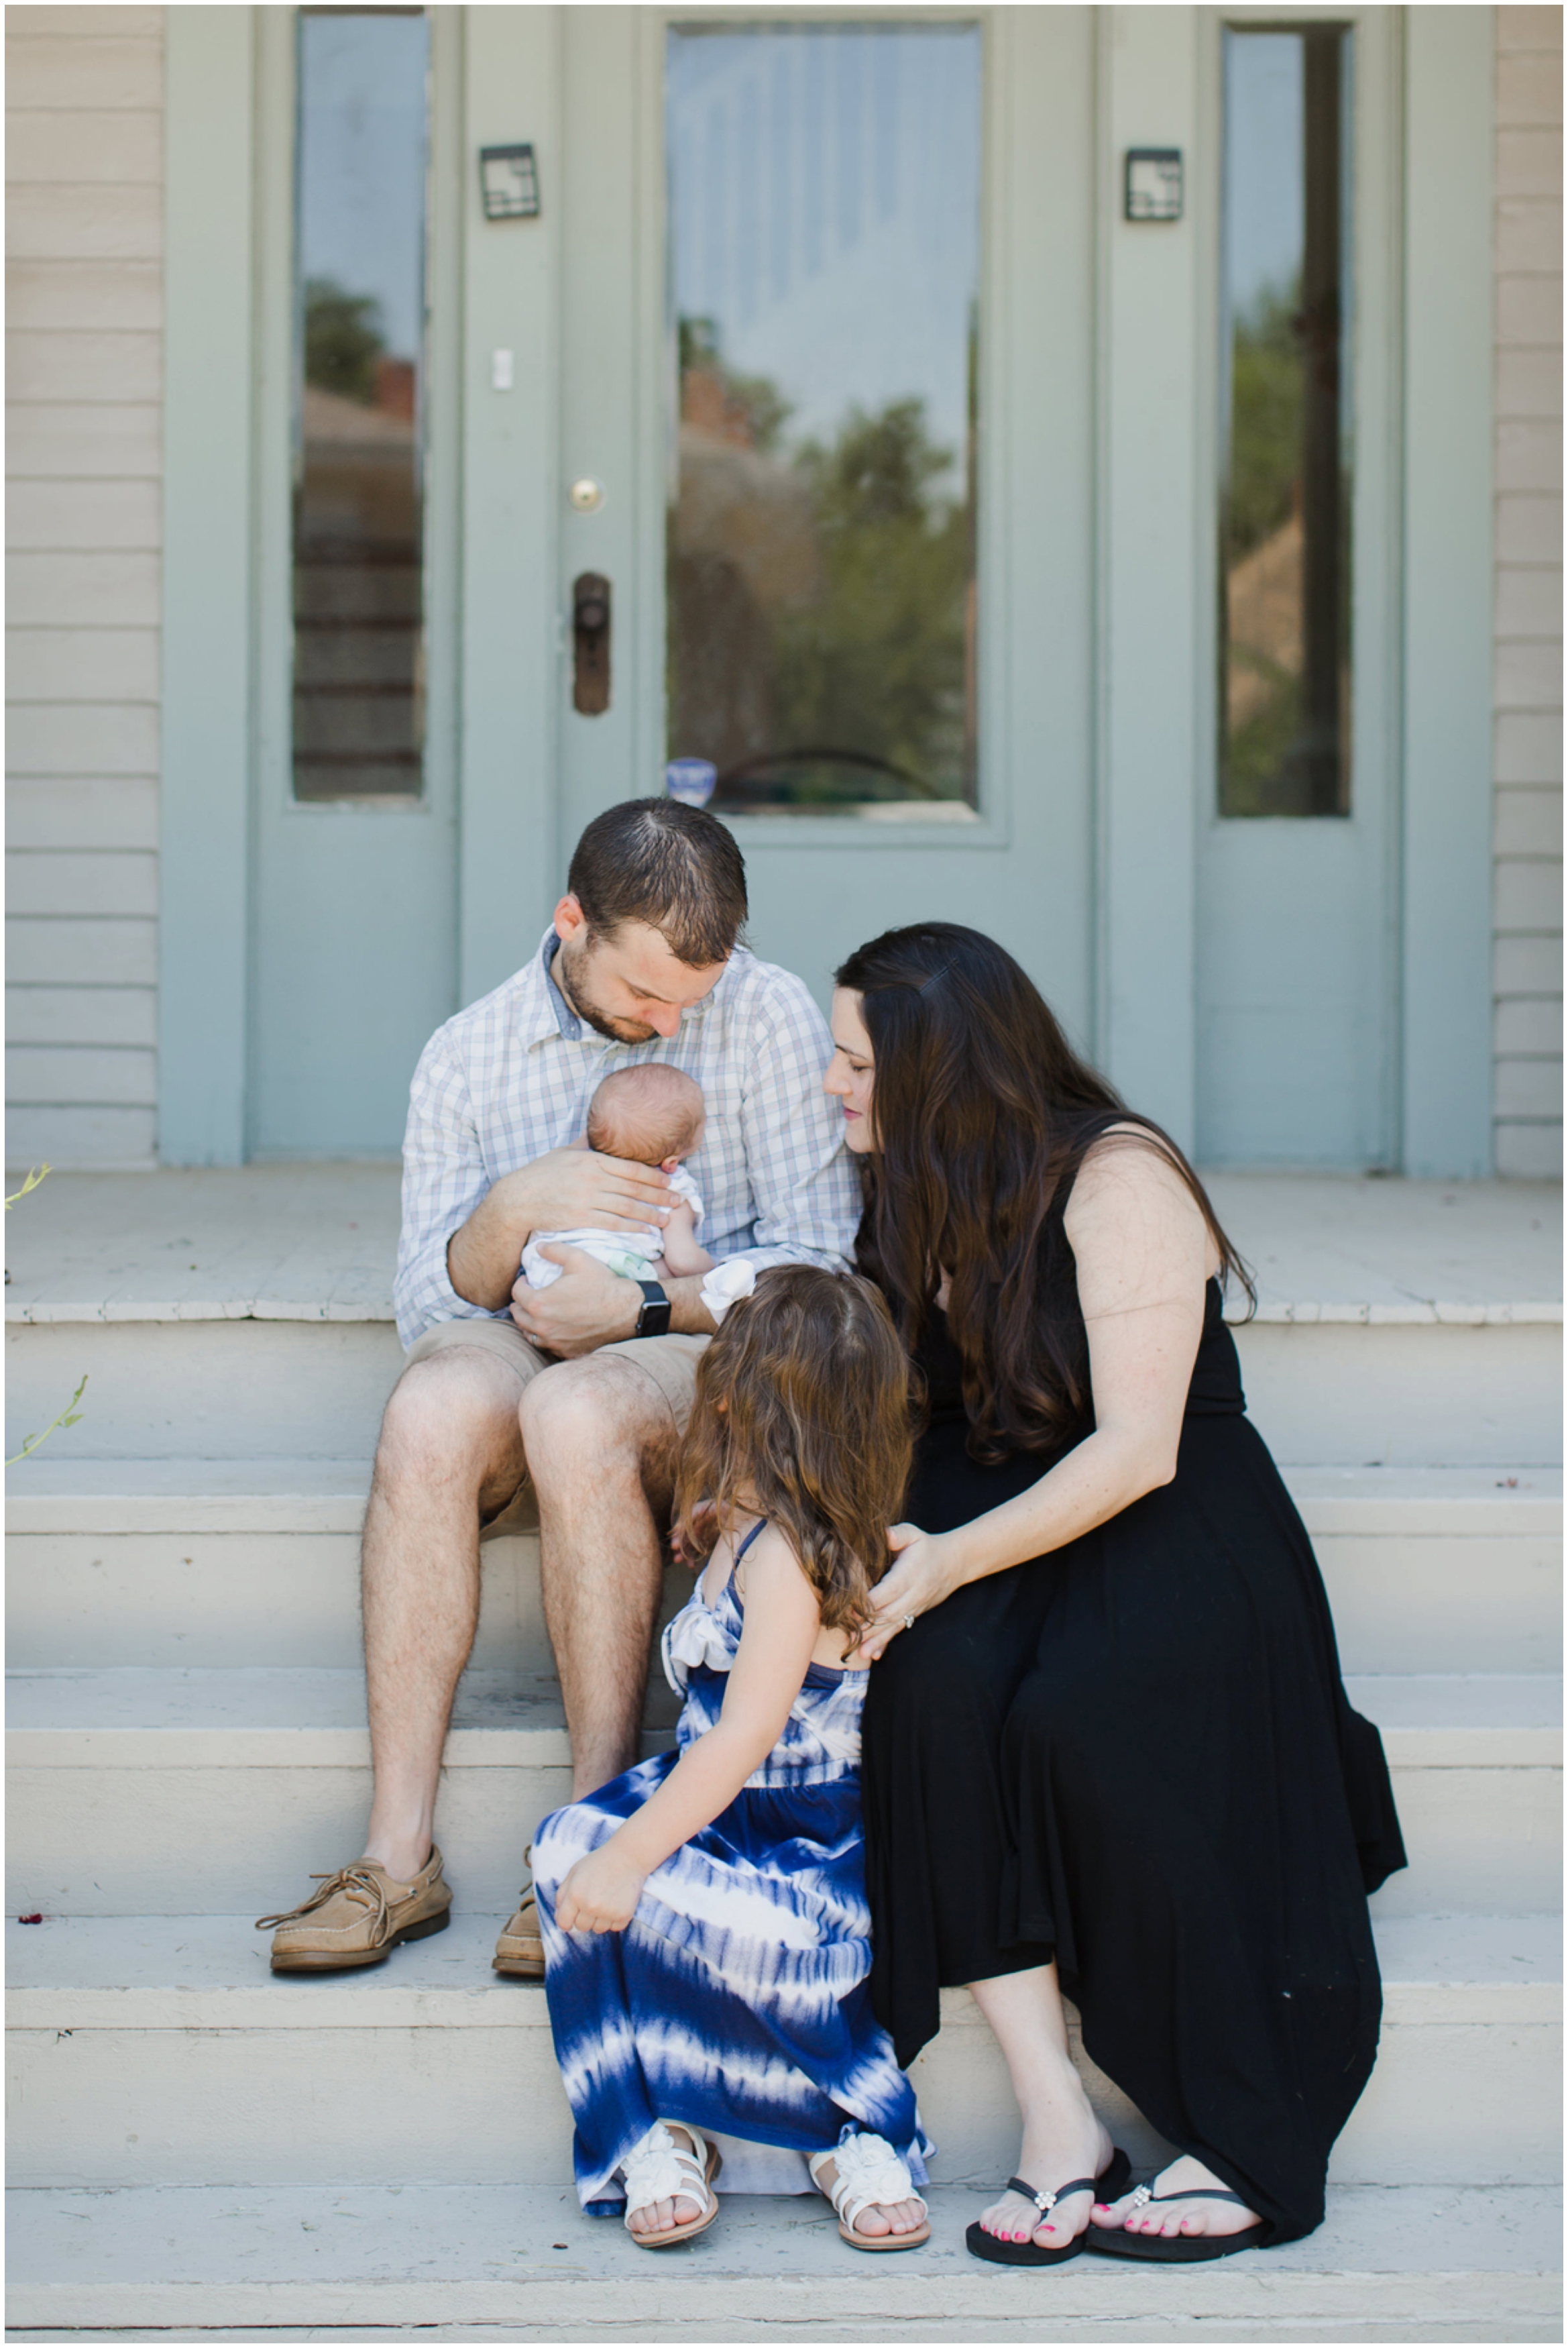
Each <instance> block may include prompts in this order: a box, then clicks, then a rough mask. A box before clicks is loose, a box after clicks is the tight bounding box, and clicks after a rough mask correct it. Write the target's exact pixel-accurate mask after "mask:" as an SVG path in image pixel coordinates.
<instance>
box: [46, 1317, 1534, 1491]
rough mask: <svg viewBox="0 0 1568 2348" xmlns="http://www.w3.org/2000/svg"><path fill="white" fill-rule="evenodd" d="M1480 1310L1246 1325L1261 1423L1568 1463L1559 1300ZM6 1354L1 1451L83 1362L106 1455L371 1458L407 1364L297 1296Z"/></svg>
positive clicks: (1314, 1437)
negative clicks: (285, 1302)
mask: <svg viewBox="0 0 1568 2348" xmlns="http://www.w3.org/2000/svg"><path fill="white" fill-rule="evenodd" d="M1315 1302H1316V1301H1315ZM1295 1310H1296V1308H1295V1307H1292V1311H1293V1312H1294V1311H1295ZM1476 1310H1477V1312H1478V1313H1479V1314H1481V1315H1482V1316H1486V1317H1482V1318H1480V1319H1478V1320H1476V1321H1474V1322H1469V1321H1460V1320H1445V1319H1440V1318H1439V1317H1438V1315H1437V1313H1436V1310H1435V1308H1434V1309H1431V1310H1426V1309H1424V1308H1423V1309H1422V1310H1421V1311H1420V1312H1419V1314H1417V1315H1416V1316H1415V1317H1412V1318H1409V1319H1404V1320H1393V1319H1389V1320H1373V1319H1371V1318H1370V1308H1369V1307H1367V1308H1364V1307H1363V1306H1362V1305H1360V1304H1359V1303H1356V1302H1355V1301H1354V1300H1351V1301H1350V1302H1348V1303H1347V1304H1346V1306H1345V1308H1344V1318H1343V1319H1336V1318H1333V1317H1319V1318H1317V1319H1313V1320H1307V1319H1294V1318H1292V1319H1286V1318H1281V1319H1279V1320H1273V1321H1264V1320H1259V1321H1257V1322H1255V1323H1252V1324H1250V1325H1249V1326H1246V1327H1244V1328H1241V1329H1238V1330H1237V1332H1236V1340H1237V1344H1238V1346H1239V1348H1240V1352H1241V1363H1242V1376H1243V1381H1244V1384H1245V1389H1246V1395H1247V1406H1248V1410H1249V1413H1250V1415H1251V1416H1252V1419H1253V1421H1254V1424H1255V1426H1257V1428H1258V1430H1259V1432H1260V1433H1261V1434H1262V1435H1263V1437H1264V1438H1265V1440H1266V1442H1267V1444H1268V1446H1269V1447H1270V1449H1271V1450H1272V1451H1273V1453H1274V1455H1275V1457H1276V1459H1278V1460H1279V1461H1280V1462H1281V1464H1282V1465H1284V1466H1287V1467H1288V1466H1295V1465H1298V1464H1305V1465H1308V1466H1313V1465H1317V1463H1319V1462H1321V1461H1325V1460H1331V1461H1344V1462H1347V1463H1348V1464H1350V1465H1353V1466H1358V1467H1359V1466H1363V1465H1371V1466H1392V1467H1415V1468H1427V1467H1467V1466H1480V1467H1489V1466H1492V1465H1494V1464H1501V1465H1504V1466H1506V1467H1510V1468H1512V1467H1514V1466H1517V1465H1518V1464H1519V1463H1520V1462H1523V1463H1524V1464H1525V1465H1526V1466H1531V1467H1535V1466H1548V1467H1550V1466H1553V1465H1554V1464H1559V1463H1560V1461H1561V1455H1562V1440H1563V1438H1562V1405H1561V1395H1562V1327H1561V1323H1560V1318H1559V1317H1558V1316H1559V1315H1560V1310H1561V1308H1559V1307H1553V1306H1550V1305H1542V1306H1540V1307H1537V1306H1536V1305H1534V1304H1533V1303H1529V1302H1524V1303H1520V1302H1502V1303H1492V1304H1486V1305H1481V1306H1478V1307H1477V1308H1476ZM1317 1311H1318V1313H1319V1314H1320V1315H1322V1314H1323V1307H1322V1305H1321V1304H1317ZM1537 1312H1539V1313H1540V1316H1541V1317H1539V1318H1533V1317H1531V1316H1532V1314H1535V1313H1537ZM1549 1313H1551V1314H1552V1315H1553V1317H1552V1318H1548V1317H1546V1316H1547V1315H1548V1314H1549ZM6 1353H7V1365H8V1367H7V1380H6V1385H7V1395H6V1448H7V1456H9V1455H10V1454H11V1453H14V1452H15V1451H16V1450H18V1449H19V1448H20V1447H21V1444H22V1442H23V1440H24V1438H25V1437H26V1436H27V1435H28V1434H30V1433H32V1432H33V1431H34V1430H35V1429H36V1428H38V1427H40V1426H46V1424H47V1423H48V1421H49V1420H50V1419H51V1418H53V1416H55V1414H56V1411H57V1410H59V1409H60V1407H61V1406H62V1405H63V1404H64V1403H65V1402H66V1401H67V1399H68V1397H69V1396H70V1395H71V1393H72V1391H73V1390H74V1388H75V1386H76V1384H77V1379H78V1378H79V1377H80V1376H81V1375H82V1373H83V1372H84V1371H86V1372H87V1374H88V1376H89V1381H90V1382H89V1385H88V1388H87V1396H86V1397H85V1398H84V1407H85V1409H86V1413H87V1416H86V1418H85V1419H84V1422H83V1426H84V1429H87V1428H90V1430H91V1432H90V1434H87V1433H85V1432H84V1434H83V1435H82V1437H81V1438H80V1442H81V1445H82V1447H85V1445H86V1444H87V1442H90V1443H91V1445H92V1448H93V1451H94V1453H95V1454H96V1455H97V1456H98V1457H114V1458H123V1459H143V1458H149V1457H151V1458H157V1457H178V1456H181V1455H184V1456H190V1455H193V1454H194V1455H195V1456H198V1457H208V1458H213V1459H229V1458H234V1457H255V1458H298V1457H308V1458H342V1457H354V1456H360V1457H364V1456H367V1455H368V1454H369V1453H370V1452H371V1451H372V1450H373V1449H374V1444H375V1437H376V1430H377V1428H378V1427H379V1426H380V1424H381V1414H382V1410H383V1408H384V1405H385V1401H386V1397H387V1395H388V1394H389V1393H390V1392H391V1390H392V1387H393V1385H394V1384H395V1381H396V1378H397V1375H398V1373H399V1371H400V1370H401V1368H402V1366H403V1355H402V1352H401V1350H400V1348H399V1346H398V1343H397V1336H396V1332H395V1329H394V1328H393V1326H392V1323H391V1321H390V1319H389V1318H388V1319H384V1320H370V1319H363V1320H343V1321H337V1320H333V1319H331V1318H329V1317H327V1314H326V1313H325V1312H324V1311H316V1312H313V1313H309V1314H308V1315H307V1314H306V1313H305V1312H304V1311H303V1310H302V1311H301V1313H300V1314H299V1316H298V1317H297V1318H292V1319H282V1318H279V1319H261V1318H251V1319H241V1318H233V1319H227V1318H225V1319H219V1318H213V1319H200V1320H180V1321H174V1320H152V1319H149V1320H146V1321H135V1320H112V1321H111V1320H99V1319H87V1318H84V1319H82V1320H80V1321H67V1320H63V1319H53V1320H49V1321H37V1322H28V1323H17V1322H13V1323H11V1324H10V1325H9V1326H8V1328H7V1331H6ZM67 1440H69V1438H67ZM55 1442H56V1445H57V1444H58V1443H59V1442H60V1438H59V1437H56V1438H55Z"/></svg>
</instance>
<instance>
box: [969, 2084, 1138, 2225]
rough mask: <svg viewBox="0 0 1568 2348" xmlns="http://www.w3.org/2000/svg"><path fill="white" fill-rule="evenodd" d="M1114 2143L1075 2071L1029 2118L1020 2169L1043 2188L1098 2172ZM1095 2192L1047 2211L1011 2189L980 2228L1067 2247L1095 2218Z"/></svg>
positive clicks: (984, 2211) (985, 2216)
mask: <svg viewBox="0 0 1568 2348" xmlns="http://www.w3.org/2000/svg"><path fill="white" fill-rule="evenodd" d="M1113 2150H1114V2147H1113V2146H1112V2142H1111V2138H1110V2137H1109V2136H1108V2135H1107V2133H1106V2131H1105V2128H1104V2127H1103V2126H1102V2123H1101V2121H1100V2120H1098V2119H1097V2118H1096V2117H1095V2114H1094V2107H1093V2106H1092V2105H1091V2102H1090V2101H1089V2098H1088V2096H1086V2095H1085V2094H1084V2092H1083V2090H1082V2088H1081V2086H1080V2085H1079V2084H1078V2077H1077V2074H1076V2073H1074V2074H1073V2075H1072V2079H1071V2085H1070V2088H1069V2091H1068V2093H1067V2094H1066V2095H1065V2096H1061V2097H1059V2098H1057V2099H1055V2100H1054V2101H1053V2103H1052V2106H1051V2107H1050V2110H1049V2111H1045V2112H1041V2113H1040V2116H1039V2117H1038V2118H1037V2119H1035V2120H1032V2121H1031V2120H1030V2119H1028V2118H1026V2120H1025V2122H1024V2131H1023V2149H1022V2151H1021V2152H1020V2154H1019V2158H1018V2171H1017V2173H1018V2175H1019V2176H1020V2177H1022V2178H1027V2179H1028V2181H1029V2182H1030V2184H1031V2185H1033V2186H1035V2187H1037V2188H1038V2189H1039V2190H1040V2192H1041V2193H1052V2192H1055V2191H1056V2190H1057V2188H1059V2187H1061V2186H1063V2185H1068V2184H1071V2181H1072V2179H1073V2178H1075V2177H1098V2176H1099V2175H1100V2174H1101V2172H1102V2169H1103V2168H1105V2166H1106V2164H1107V2162H1108V2161H1109V2160H1110V2159H1111V2157H1112V2152H1113ZM1092 2200H1093V2196H1092V2194H1091V2193H1088V2192H1082V2193H1074V2194H1071V2195H1070V2196H1069V2197H1068V2199H1066V2200H1064V2201H1058V2202H1057V2204H1056V2206H1055V2208H1054V2209H1050V2210H1047V2211H1046V2212H1045V2213H1044V2214H1043V2215H1042V2214H1041V2212H1040V2209H1038V2208H1037V2207H1036V2205H1035V2204H1034V2203H1033V2202H1032V2201H1026V2200H1025V2199H1024V2197H1023V2195H1022V2194H1021V2193H1013V2192H1010V2191H1009V2192H1007V2193H1004V2194H1003V2195H1002V2197H1001V2199H999V2200H998V2201H993V2202H992V2203H991V2205H990V2207H989V2209H982V2210H981V2212H980V2230H981V2231H982V2232H983V2233H987V2234H994V2235H995V2236H996V2238H997V2240H999V2241H1000V2242H1028V2241H1030V2240H1032V2241H1033V2242H1034V2243H1035V2244H1036V2245H1037V2246H1038V2247H1039V2248H1040V2250H1065V2249H1066V2248H1067V2246H1068V2244H1069V2243H1070V2242H1072V2241H1075V2240H1077V2238H1078V2236H1079V2235H1080V2234H1081V2233H1082V2232H1083V2231H1084V2230H1085V2229H1086V2227H1087V2226H1088V2224H1089V2212H1090V2208H1091V2203H1092Z"/></svg>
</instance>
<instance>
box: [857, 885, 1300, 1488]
mask: <svg viewBox="0 0 1568 2348" xmlns="http://www.w3.org/2000/svg"><path fill="white" fill-rule="evenodd" d="M836 978H837V983H838V984H839V985H840V986H843V987H847V988H849V989H850V990H851V991H852V992H853V993H855V994H858V995H859V997H860V1000H861V1014H860V1015H861V1019H862V1021H863V1023H864V1025H865V1028H866V1035H868V1036H869V1037H870V1039H871V1050H872V1056H873V1060H874V1065H875V1076H874V1086H875V1089H874V1095H873V1101H872V1116H873V1118H874V1121H875V1134H876V1146H875V1148H874V1150H872V1151H869V1152H867V1153H866V1155H865V1156H863V1157H862V1158H861V1159H860V1160H859V1165H860V1172H861V1180H862V1185H863V1189H864V1195H865V1201H866V1208H865V1213H864V1214H863V1216H862V1218H861V1223H860V1231H859V1236H858V1239H857V1241H856V1261H857V1262H858V1263H859V1265H860V1269H861V1270H862V1272H866V1273H868V1274H869V1275H870V1276H871V1278H872V1279H874V1280H875V1281H876V1283H877V1285H878V1286H879V1287H880V1288H882V1289H883V1290H884V1291H885V1292H886V1295H887V1296H888V1298H889V1300H890V1302H891V1303H892V1307H893V1315H894V1319H895V1321H896V1322H897V1326H898V1330H899V1334H900V1335H901V1336H902V1337H903V1339H904V1341H905V1343H906V1344H907V1346H908V1347H909V1348H910V1350H911V1352H913V1351H914V1350H915V1348H916V1347H917V1345H918V1344H919V1342H920V1338H921V1335H922V1334H923V1333H924V1330H925V1327H926V1323H927V1320H928V1318H929V1315H930V1312H931V1307H932V1303H933V1300H934V1298H935V1296H936V1292H937V1288H938V1282H939V1279H940V1272H938V1266H940V1267H941V1270H942V1271H945V1272H948V1274H949V1275H950V1278H951V1286H950V1288H949V1290H948V1306H947V1315H948V1333H949V1334H950V1335H951V1337H952V1340H953V1343H954V1344H955V1345H956V1346H957V1347H958V1354H959V1355H960V1357H961V1359H962V1362H963V1373H964V1406H965V1409H966V1411H967V1413H968V1420H969V1438H968V1448H969V1451H970V1454H971V1456H972V1457H974V1458H976V1459H978V1460H981V1461H984V1462H987V1463H995V1462H997V1461H999V1460H1001V1459H1004V1458H1006V1457H1009V1455H1010V1454H1011V1453H1013V1452H1017V1451H1025V1452H1043V1451H1051V1450H1057V1449H1060V1448H1061V1447H1064V1446H1066V1445H1069V1444H1071V1443H1076V1442H1078V1441H1080V1440H1081V1437H1083V1436H1084V1435H1086V1434H1087V1433H1088V1432H1089V1430H1090V1428H1091V1426H1092V1425H1093V1401H1092V1396H1091V1392H1090V1383H1089V1347H1088V1342H1087V1338H1086V1335H1085V1333H1084V1327H1083V1317H1082V1314H1081V1313H1080V1311H1079V1309H1078V1288H1077V1272H1076V1267H1075V1266H1074V1264H1073V1261H1072V1253H1071V1249H1070V1248H1069V1246H1068V1244H1067V1241H1066V1239H1065V1237H1064V1235H1063V1233H1062V1229H1061V1216H1060V1215H1056V1216H1052V1215H1051V1213H1050V1208H1051V1205H1052V1202H1053V1201H1054V1200H1059V1199H1065V1198H1066V1196H1067V1193H1068V1192H1069V1191H1070V1190H1071V1188H1072V1184H1073V1180H1074V1179H1075V1177H1076V1176H1077V1173H1078V1169H1079V1168H1080V1167H1081V1165H1082V1163H1083V1160H1084V1159H1085V1157H1086V1156H1087V1155H1088V1153H1089V1151H1090V1149H1091V1148H1092V1147H1093V1146H1094V1144H1095V1143H1096V1142H1101V1143H1103V1142H1104V1141H1105V1139H1106V1136H1107V1134H1108V1133H1109V1131H1110V1129H1111V1128H1112V1127H1125V1128H1130V1130H1129V1132H1128V1134H1127V1137H1126V1138H1127V1141H1128V1143H1129V1144H1130V1145H1132V1146H1138V1145H1143V1146H1146V1147H1151V1148H1153V1149H1155V1150H1156V1151H1158V1153H1159V1155H1160V1156H1161V1157H1163V1159H1164V1160H1165V1162H1166V1164H1167V1165H1168V1166H1170V1167H1171V1169H1173V1172H1174V1173H1175V1174H1176V1175H1177V1176H1178V1177H1179V1179H1181V1180H1182V1182H1184V1184H1185V1186H1186V1188H1187V1189H1188V1190H1189V1191H1190V1192H1191V1193H1192V1196H1193V1198H1194V1200H1195V1201H1196V1203H1197V1207H1198V1210H1199V1212H1200V1213H1201V1214H1202V1216H1203V1218H1204V1222H1205V1223H1206V1224H1207V1225H1208V1228H1209V1231H1210V1235H1211V1236H1212V1238H1213V1240H1214V1245H1215V1247H1216V1248H1217V1249H1218V1251H1219V1255H1220V1262H1221V1276H1222V1278H1223V1277H1226V1276H1228V1275H1231V1274H1234V1275H1235V1278H1236V1280H1237V1281H1238V1282H1239V1283H1240V1285H1241V1286H1242V1288H1243V1289H1244V1290H1245V1292H1246V1294H1247V1295H1248V1297H1249V1298H1253V1297H1254V1291H1253V1287H1252V1282H1251V1279H1250V1276H1249V1274H1248V1272H1247V1270H1246V1267H1245V1264H1244V1263H1243V1262H1242V1260H1241V1258H1240V1257H1239V1256H1238V1255H1237V1253H1236V1251H1235V1248H1234V1247H1233V1246H1232V1245H1231V1242H1230V1241H1229V1240H1228V1239H1227V1238H1226V1237H1225V1232H1224V1231H1222V1230H1221V1228H1220V1224H1219V1220H1218V1218H1217V1217H1216V1215H1215V1213H1214V1208H1213V1207H1212V1206H1211V1205H1210V1203H1209V1199H1208V1195H1207V1193H1206V1191H1205V1190H1204V1186H1203V1184H1202V1183H1201V1182H1200V1181H1199V1179H1198V1178H1197V1176H1196V1175H1195V1174H1194V1171H1193V1169H1192V1168H1191V1167H1190V1166H1189V1165H1188V1163H1187V1160H1186V1159H1185V1158H1184V1156H1183V1154H1182V1152H1181V1150H1180V1149H1179V1148H1177V1147H1176V1144H1175V1143H1174V1142H1173V1140H1172V1139H1171V1137H1170V1135H1169V1134H1168V1133H1165V1132H1163V1130H1162V1129H1161V1128H1160V1127H1159V1126H1157V1125H1155V1124H1154V1123H1153V1121H1152V1120H1151V1119H1150V1118H1148V1117H1140V1116H1139V1115H1138V1114H1137V1112H1136V1111H1135V1110H1132V1109H1129V1108H1126V1107H1123V1105H1122V1100H1121V1099H1120V1097H1118V1095H1117V1094H1116V1093H1115V1092H1114V1091H1113V1090H1112V1087H1111V1086H1110V1085H1108V1084H1107V1083H1106V1081H1105V1078H1104V1077H1103V1076H1101V1074H1100V1073H1099V1071H1098V1069H1095V1068H1092V1067H1091V1066H1090V1065H1089V1063H1088V1062H1087V1061H1086V1060H1082V1059H1081V1058H1080V1057H1079V1056H1078V1054H1077V1053H1076V1052H1075V1051H1074V1050H1073V1048H1072V1046H1071V1044H1070V1043H1069V1042H1068V1040H1067V1037H1066V1035H1064V1034H1063V1032H1062V1030H1061V1026H1060V1025H1059V1024H1058V1022H1057V1020H1056V1019H1055V1018H1054V1017H1053V1016H1052V1014H1051V1012H1050V1006H1049V1005H1048V1004H1046V1003H1045V1001H1044V1000H1043V999H1042V997H1041V995H1040V993H1039V990H1038V989H1037V988H1036V987H1035V986H1034V985H1033V983H1031V981H1030V978H1029V977H1028V975H1027V973H1025V972H1024V971H1023V970H1022V969H1021V968H1020V965H1019V964H1018V963H1016V962H1015V961H1014V960H1013V958H1012V956H1011V954H1009V953H1008V952H1007V951H1006V949H1005V948H1004V947H1002V946H999V945H998V944H997V942H996V941H995V939H994V938H988V937H985V936H982V934H981V933H980V932H979V931H978V930H970V929H965V928H962V927H961V926H960V925H959V924H958V923H957V922H917V923H916V924H915V925H914V926H913V927H911V928H909V929H904V930H889V931H888V932H886V935H884V936H882V937H879V938H875V939H873V941H872V942H871V943H870V944H869V945H865V946H862V947H861V948H860V950H859V952H858V953H853V954H851V956H850V957H849V960H848V961H847V962H846V963H845V964H844V966H843V968H842V969H841V970H840V971H839V972H838V973H837V974H836ZM1120 1142H1121V1137H1120V1136H1115V1137H1113V1138H1112V1142H1111V1145H1110V1146H1112V1147H1118V1146H1120Z"/></svg>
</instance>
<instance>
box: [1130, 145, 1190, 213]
mask: <svg viewBox="0 0 1568 2348" xmlns="http://www.w3.org/2000/svg"><path fill="white" fill-rule="evenodd" d="M1122 217H1123V219H1125V220H1130V221H1179V220H1180V219H1181V217H1182V150H1181V149H1180V148H1179V147H1129V148H1128V149H1127V178H1126V188H1125V193H1124V196H1123V202H1122Z"/></svg>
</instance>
